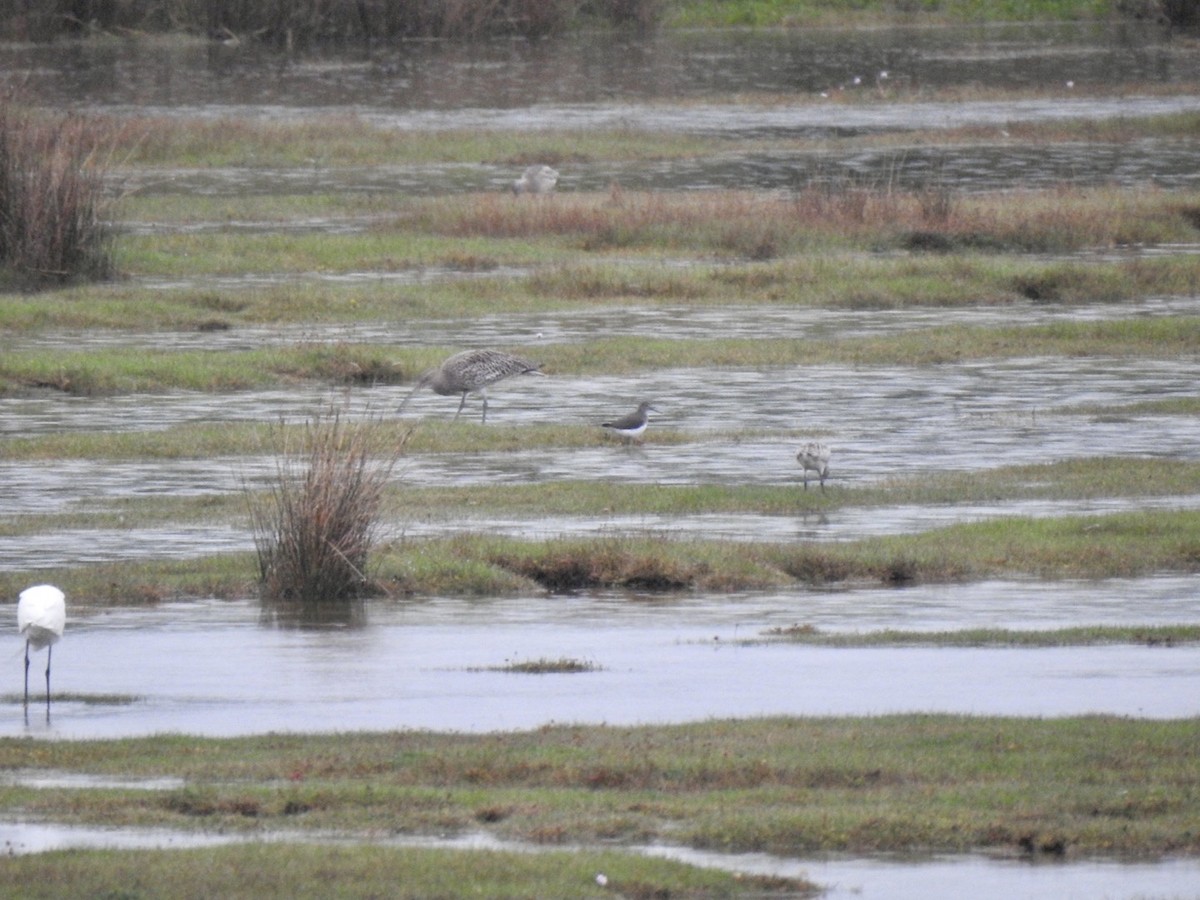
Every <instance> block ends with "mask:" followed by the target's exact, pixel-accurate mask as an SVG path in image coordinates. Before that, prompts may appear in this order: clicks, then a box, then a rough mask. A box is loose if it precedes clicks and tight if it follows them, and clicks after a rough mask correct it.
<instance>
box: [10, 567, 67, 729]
mask: <svg viewBox="0 0 1200 900" xmlns="http://www.w3.org/2000/svg"><path fill="white" fill-rule="evenodd" d="M66 624H67V603H66V598H65V597H64V596H63V592H62V591H60V590H59V589H58V588H56V587H55V586H54V585H52V584H38V585H34V586H33V587H30V588H26V589H25V590H23V591H21V594H20V597H19V599H18V600H17V631H18V632H19V633H20V635H21V637H23V638H25V706H26V708H28V707H29V651H30V650H41V649H42V648H43V647H45V648H46V715H47V716H49V715H50V652H51V647H53V645H54V644H55V643H56V642H57V641H58V639H59V638H61V637H62V634H63V629H64V628H65V627H66Z"/></svg>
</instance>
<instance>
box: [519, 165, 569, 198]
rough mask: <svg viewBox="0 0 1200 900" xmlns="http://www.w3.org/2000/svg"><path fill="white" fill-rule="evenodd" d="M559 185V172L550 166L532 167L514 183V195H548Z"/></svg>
mask: <svg viewBox="0 0 1200 900" xmlns="http://www.w3.org/2000/svg"><path fill="white" fill-rule="evenodd" d="M556 184H558V172H557V171H555V170H554V169H552V168H550V167H549V166H530V167H529V168H528V169H526V170H525V171H524V172H523V173H522V174H521V177H520V178H518V179H517V180H516V181H514V182H513V183H512V192H513V194H514V195H520V194H548V193H550V192H551V191H552V190H554V186H555V185H556Z"/></svg>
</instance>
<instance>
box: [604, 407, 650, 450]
mask: <svg viewBox="0 0 1200 900" xmlns="http://www.w3.org/2000/svg"><path fill="white" fill-rule="evenodd" d="M651 410H653V411H654V412H658V411H659V410H658V408H657V407H655V406H652V405H651V404H649V403H646V402H645V401H643V402H641V403H639V404H638V408H637V409H635V410H634V411H633V412H631V413H630V414H629V415H627V416H621V418H619V419H614V420H613V421H611V422H601V423H600V427H601V428H607V429H608V430H609V431H611V432H612V433H613V434H617V435H620V436H621V437H622V438H624V439H625V441H626V443H633V442H634V441H637V442H638V443H639V444H640V443H641V441H642V435H643V434H645V433H646V426H647V425H649V424H650V411H651Z"/></svg>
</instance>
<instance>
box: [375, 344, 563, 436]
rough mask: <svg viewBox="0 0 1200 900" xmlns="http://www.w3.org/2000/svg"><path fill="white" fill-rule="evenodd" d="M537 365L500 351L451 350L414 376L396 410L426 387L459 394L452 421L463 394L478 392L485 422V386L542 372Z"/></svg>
mask: <svg viewBox="0 0 1200 900" xmlns="http://www.w3.org/2000/svg"><path fill="white" fill-rule="evenodd" d="M540 368H541V363H532V362H530V361H529V360H527V359H524V358H522V357H520V356H514V355H513V354H511V353H505V352H503V351H501V350H487V349H484V350H464V351H462V352H461V353H455V354H454V355H453V356H451V357H450V358H449V359H447V360H446V361H445V362H443V363H442V364H441V365H440V366H438V367H437V368H436V369H430V370H429V371H428V372H425V373H424V374H423V375H422V376H421V377H420V378H418V379H417V385H416V387H414V388H413V389H412V390H411V391H410V392H409V394H408V396H407V397H405V398H404V401H403V402H402V403H401V404H400V409H399V410H397V412H403V411H404V407H405V406H407V405H408V401H409V400H411V399H412V398H413V395H414V394H415V393H416V392H417V391H419V390H421V388H424V387H427V388H431V389H432V390H433V392H434V393H435V394H441V395H442V396H444V397H449V396H453V395H454V394H462V400H460V401H459V404H458V412H456V413H455V414H454V419H455V421H457V420H458V417H459V414H460V413H462V411H463V406H464V405H465V404H466V402H467V394H478V395H479V396H480V397H482V398H483V421H484V422H486V421H487V411H488V401H487V389H488V388H489V387H491V386H492V385H493V384H496V383H497V382H500V381H503V380H504V379H505V378H511V377H512V376H513V375H541V374H543V373H542V372H539V371H538V370H539V369H540Z"/></svg>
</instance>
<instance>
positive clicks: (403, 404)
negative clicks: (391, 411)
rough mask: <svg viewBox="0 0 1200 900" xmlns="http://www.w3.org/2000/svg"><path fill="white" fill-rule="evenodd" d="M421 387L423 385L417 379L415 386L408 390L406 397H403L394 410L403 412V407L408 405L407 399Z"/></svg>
mask: <svg viewBox="0 0 1200 900" xmlns="http://www.w3.org/2000/svg"><path fill="white" fill-rule="evenodd" d="M422 387H423V385H422V384H421V383H420V382H419V381H418V382H417V386H416V387H415V388H413V389H412V390H411V391H409V392H408V396H407V397H405V398H404V399H403V400H401V401H400V406H399V407H398V408H397V409H396V412H397V413H402V412H404V407H406V406H408V401H409V400H411V399H412V398H413V396H414V395H415V394H416V393H417V391H419V390H420V389H421V388H422Z"/></svg>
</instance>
